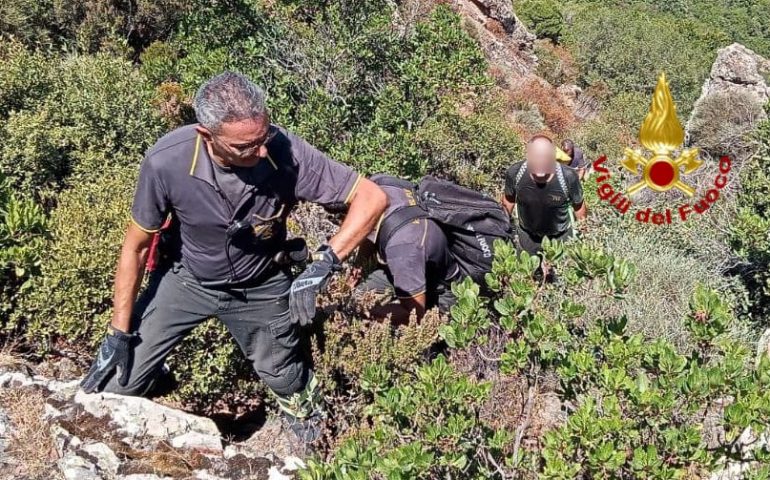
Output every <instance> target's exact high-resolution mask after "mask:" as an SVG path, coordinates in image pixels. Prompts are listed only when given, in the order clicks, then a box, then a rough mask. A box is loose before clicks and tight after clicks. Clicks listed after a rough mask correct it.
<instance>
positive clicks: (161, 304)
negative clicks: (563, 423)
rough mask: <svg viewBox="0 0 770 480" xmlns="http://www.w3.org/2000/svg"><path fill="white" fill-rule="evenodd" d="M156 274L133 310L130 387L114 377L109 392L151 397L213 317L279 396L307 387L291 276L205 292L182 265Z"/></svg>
mask: <svg viewBox="0 0 770 480" xmlns="http://www.w3.org/2000/svg"><path fill="white" fill-rule="evenodd" d="M155 273H156V275H155V276H154V277H153V279H152V280H151V282H150V285H149V286H148V288H147V289H146V290H145V291H144V292H143V293H142V294H141V295H140V297H139V299H138V300H137V302H136V306H135V308H134V319H133V322H134V325H133V329H134V331H136V332H137V335H138V339H137V340H136V342H135V343H134V346H133V356H132V357H133V358H132V364H131V374H130V376H129V381H128V385H126V386H125V387H121V386H120V385H119V384H118V383H117V379H116V378H115V376H113V377H112V378H111V379H110V380H109V381H108V382H107V384H106V386H105V388H104V391H107V392H112V393H118V394H123V395H136V396H142V395H146V394H147V393H149V390H150V389H151V388H152V386H153V383H154V380H155V379H156V378H157V377H158V375H159V374H160V371H161V368H162V366H163V362H164V361H165V359H166V357H167V356H168V355H169V353H171V351H172V350H173V348H174V347H175V346H176V345H178V344H179V343H180V342H181V341H182V340H183V339H184V338H185V336H187V334H189V333H190V332H191V331H192V330H193V329H194V328H195V327H196V326H198V325H200V324H201V323H202V322H203V321H204V320H206V319H207V318H210V317H217V318H219V320H220V321H222V323H224V324H225V326H226V327H227V329H228V330H229V331H230V334H231V335H232V336H233V337H234V338H235V341H236V342H237V343H238V345H239V346H240V348H241V350H242V351H243V353H244V354H245V355H246V357H247V358H248V359H249V360H250V361H251V362H252V363H253V365H254V370H255V371H256V372H257V375H259V378H260V379H262V381H263V382H265V383H266V384H267V386H268V387H270V389H272V390H273V392H274V393H276V394H277V395H279V396H282V397H288V396H290V395H292V394H294V393H296V392H299V391H300V390H302V389H303V388H305V385H306V384H307V382H308V377H309V375H310V369H309V365H308V362H307V361H306V359H305V356H304V354H303V352H302V350H301V348H300V345H299V331H298V327H297V326H296V325H295V324H293V323H292V322H291V320H290V318H289V304H288V294H289V287H290V286H291V281H292V278H291V274H290V273H288V272H286V271H278V272H276V273H275V274H272V275H271V276H269V277H268V278H266V279H265V280H264V281H262V282H260V284H259V285H258V286H255V287H250V288H233V289H211V288H205V287H202V286H201V285H200V283H198V281H197V280H196V279H195V278H194V277H193V276H192V274H190V272H189V271H188V270H186V269H185V268H183V267H181V266H175V267H173V268H171V269H169V270H168V271H166V272H165V273H163V274H162V275H157V274H161V272H155ZM204 354H205V352H201V355H204Z"/></svg>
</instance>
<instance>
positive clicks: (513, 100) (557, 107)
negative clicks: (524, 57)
mask: <svg viewBox="0 0 770 480" xmlns="http://www.w3.org/2000/svg"><path fill="white" fill-rule="evenodd" d="M510 105H511V107H512V108H511V110H513V111H516V110H527V109H529V108H531V107H533V106H536V107H537V110H538V111H539V112H540V114H541V115H542V116H543V120H544V121H545V124H546V126H547V127H548V130H549V131H550V132H553V133H555V134H560V133H563V132H565V131H566V130H567V129H569V128H570V127H572V126H573V125H574V124H575V116H574V114H573V113H572V110H571V109H570V108H569V107H568V106H567V105H565V104H564V102H563V100H562V97H561V95H560V94H559V92H557V91H556V88H555V87H553V86H551V85H549V84H548V83H546V82H544V81H542V80H540V79H538V78H533V79H530V80H527V81H525V82H524V83H522V84H521V85H520V86H519V87H517V88H514V89H513V90H512V91H511V94H510ZM528 133H530V134H533V133H539V132H528Z"/></svg>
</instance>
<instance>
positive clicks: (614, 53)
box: [564, 4, 723, 116]
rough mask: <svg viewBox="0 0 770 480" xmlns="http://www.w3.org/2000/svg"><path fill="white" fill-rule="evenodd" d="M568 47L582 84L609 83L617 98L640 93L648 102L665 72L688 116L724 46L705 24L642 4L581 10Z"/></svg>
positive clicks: (569, 33) (681, 111)
mask: <svg viewBox="0 0 770 480" xmlns="http://www.w3.org/2000/svg"><path fill="white" fill-rule="evenodd" d="M564 43H565V45H566V46H567V47H568V48H569V50H570V51H571V52H572V54H573V55H574V57H575V60H576V61H577V62H578V64H579V65H580V70H581V78H580V79H581V82H582V83H583V84H585V85H589V86H590V85H594V84H599V83H605V84H606V85H607V86H608V87H609V89H610V91H611V92H612V94H619V93H621V92H638V93H642V94H644V95H645V96H646V97H647V98H649V97H650V95H651V94H652V91H653V89H654V87H655V83H656V80H657V77H658V75H659V74H660V72H661V71H665V72H666V73H667V74H668V76H669V78H670V79H671V91H672V94H673V96H674V100H675V101H676V102H677V106H678V112H679V114H680V115H683V116H686V115H688V114H689V112H690V110H691V108H692V106H693V103H694V102H695V100H696V99H697V98H698V95H699V94H700V87H701V84H702V82H703V80H704V79H705V78H706V76H707V74H708V71H709V69H710V67H711V63H712V62H713V60H714V58H715V57H716V49H717V48H718V47H721V46H723V44H722V42H721V39H719V38H713V37H712V36H711V32H709V30H708V29H707V28H705V27H704V26H703V25H701V24H698V23H695V22H692V21H682V20H681V19H679V18H676V17H674V16H672V15H670V14H665V13H659V12H656V11H654V10H653V9H650V8H648V7H645V6H641V5H638V4H634V5H630V6H627V7H623V8H618V7H612V6H599V5H598V4H590V5H585V6H580V7H576V11H575V13H574V17H573V19H572V25H571V26H570V28H569V29H567V33H566V34H565V36H564Z"/></svg>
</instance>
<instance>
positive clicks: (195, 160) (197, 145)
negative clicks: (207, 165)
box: [190, 135, 201, 175]
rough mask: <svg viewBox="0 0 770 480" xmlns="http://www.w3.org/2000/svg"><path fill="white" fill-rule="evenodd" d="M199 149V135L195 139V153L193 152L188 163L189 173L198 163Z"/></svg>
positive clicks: (191, 172)
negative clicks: (189, 163)
mask: <svg viewBox="0 0 770 480" xmlns="http://www.w3.org/2000/svg"><path fill="white" fill-rule="evenodd" d="M200 151H201V136H200V135H198V137H197V138H196V139H195V153H194V154H193V159H192V164H191V165H190V175H192V174H193V172H194V171H195V164H196V163H198V154H199V153H200Z"/></svg>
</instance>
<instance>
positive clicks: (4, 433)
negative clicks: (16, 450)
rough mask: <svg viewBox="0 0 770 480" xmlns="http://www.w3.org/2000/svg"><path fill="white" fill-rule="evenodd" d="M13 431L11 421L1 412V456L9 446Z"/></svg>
mask: <svg viewBox="0 0 770 480" xmlns="http://www.w3.org/2000/svg"><path fill="white" fill-rule="evenodd" d="M10 431H11V419H10V418H9V417H8V415H6V413H5V412H4V411H2V410H0V456H1V455H2V453H3V452H4V451H5V449H6V447H7V445H8V439H9V437H10Z"/></svg>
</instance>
